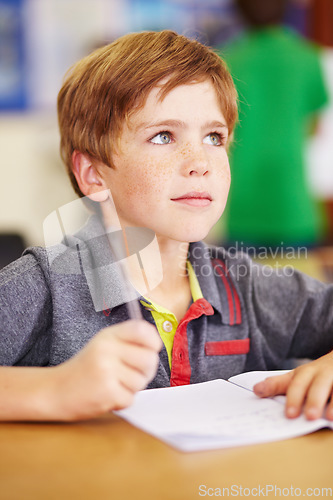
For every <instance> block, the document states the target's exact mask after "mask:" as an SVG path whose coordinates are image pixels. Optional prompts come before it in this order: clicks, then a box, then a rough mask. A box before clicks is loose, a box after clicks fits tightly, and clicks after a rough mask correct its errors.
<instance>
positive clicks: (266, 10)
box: [235, 0, 288, 28]
mask: <svg viewBox="0 0 333 500" xmlns="http://www.w3.org/2000/svg"><path fill="white" fill-rule="evenodd" d="M235 3H236V6H237V7H238V8H239V11H240V13H241V14H242V16H243V17H244V19H245V21H246V22H247V23H249V24H250V25H252V26H253V27H256V28H258V27H260V26H268V25H274V24H280V23H281V22H282V21H283V17H284V14H285V10H286V7H287V3H288V2H287V0H236V2H235Z"/></svg>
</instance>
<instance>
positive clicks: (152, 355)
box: [119, 344, 159, 377]
mask: <svg viewBox="0 0 333 500" xmlns="http://www.w3.org/2000/svg"><path fill="white" fill-rule="evenodd" d="M119 357H120V360H121V361H122V363H123V364H124V365H126V366H128V367H130V368H131V369H134V370H136V371H138V372H140V373H142V374H143V375H145V376H147V377H151V376H153V375H154V374H155V373H156V370H157V366H158V360H159V357H158V354H157V352H155V351H153V350H148V349H147V348H144V347H142V346H138V345H135V344H133V345H131V344H128V345H127V346H125V348H124V349H123V350H122V352H121V353H120V356H119Z"/></svg>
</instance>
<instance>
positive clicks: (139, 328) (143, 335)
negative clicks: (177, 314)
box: [104, 320, 162, 351]
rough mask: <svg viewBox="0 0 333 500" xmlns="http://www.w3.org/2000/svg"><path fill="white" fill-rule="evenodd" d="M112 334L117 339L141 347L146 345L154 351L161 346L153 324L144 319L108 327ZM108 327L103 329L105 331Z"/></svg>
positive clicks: (158, 349)
mask: <svg viewBox="0 0 333 500" xmlns="http://www.w3.org/2000/svg"><path fill="white" fill-rule="evenodd" d="M110 329H112V334H114V335H116V336H117V337H118V338H119V340H121V341H125V342H131V343H133V344H137V345H140V346H143V347H148V348H150V349H153V350H154V351H160V350H161V348H162V340H161V337H160V336H159V334H158V331H157V329H156V327H155V326H153V325H151V324H150V323H148V322H147V321H144V320H129V321H125V322H124V323H121V324H119V325H117V326H116V327H114V326H112V327H110ZM107 331H108V328H106V329H105V330H104V332H107Z"/></svg>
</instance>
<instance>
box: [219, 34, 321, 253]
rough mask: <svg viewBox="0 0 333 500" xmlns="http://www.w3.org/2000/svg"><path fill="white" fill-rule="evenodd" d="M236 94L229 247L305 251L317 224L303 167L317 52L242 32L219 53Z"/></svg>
mask: <svg viewBox="0 0 333 500" xmlns="http://www.w3.org/2000/svg"><path fill="white" fill-rule="evenodd" d="M220 53H221V56H222V57H223V59H224V60H226V62H227V64H228V66H229V69H230V71H231V74H232V76H233V78H234V81H235V85H236V87H237V90H238V94H239V113H240V114H239V118H240V120H239V124H238V125H237V126H236V130H235V138H234V143H233V144H232V146H231V148H230V152H229V153H230V163H231V174H232V182H231V190H230V195H229V200H228V204H227V210H226V215H225V217H226V226H227V235H228V238H229V240H230V241H244V242H248V243H251V244H265V245H280V244H281V243H282V242H283V243H284V244H298V243H301V244H307V243H308V244H311V243H315V242H316V241H317V240H318V239H319V238H320V236H321V233H322V230H323V221H322V218H321V213H320V211H319V207H318V206H317V204H316V202H315V201H314V199H313V197H312V195H311V192H310V189H309V185H308V182H307V176H306V168H305V162H304V153H305V141H306V137H307V134H308V127H309V118H310V117H311V115H312V114H313V113H314V112H316V111H317V110H319V109H320V108H321V107H322V106H323V105H324V104H325V103H326V101H327V93H326V89H325V84H324V81H323V76H322V71H321V67H320V58H319V54H318V50H317V49H316V48H315V47H314V46H312V45H310V43H308V42H306V41H305V40H304V39H303V38H301V37H300V36H299V35H297V34H296V33H293V32H291V31H289V30H287V29H285V28H280V27H273V28H269V29H264V30H258V31H250V32H248V33H246V34H245V35H243V36H242V37H240V38H239V39H238V40H236V41H234V42H233V43H232V44H230V45H229V46H228V47H224V48H223V49H222V48H221V52H220Z"/></svg>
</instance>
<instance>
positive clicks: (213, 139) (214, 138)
mask: <svg viewBox="0 0 333 500" xmlns="http://www.w3.org/2000/svg"><path fill="white" fill-rule="evenodd" d="M203 142H204V144H211V145H212V146H222V144H223V141H222V137H221V135H220V134H218V133H217V132H214V133H212V134H208V135H206V137H205V138H204V140H203Z"/></svg>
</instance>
